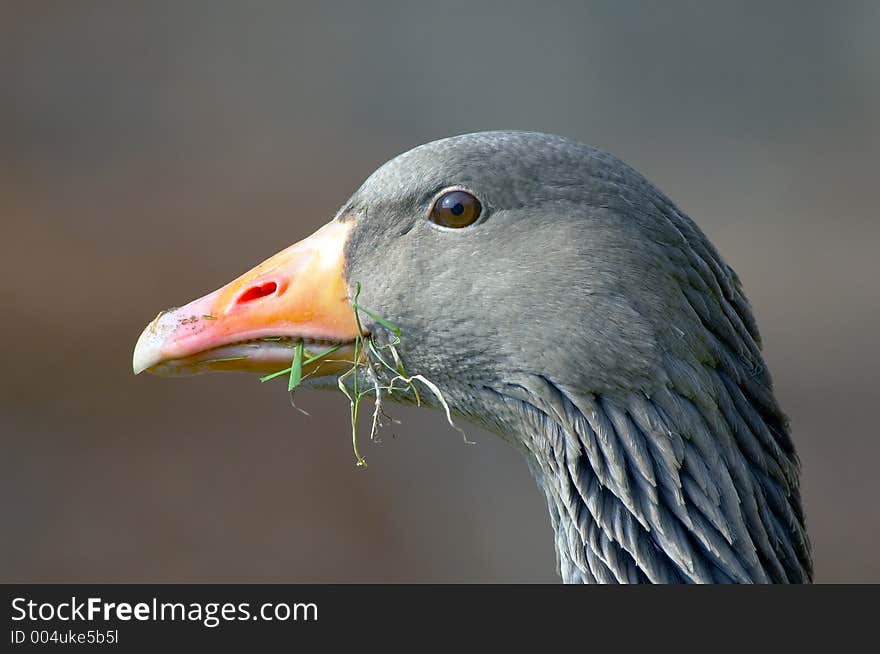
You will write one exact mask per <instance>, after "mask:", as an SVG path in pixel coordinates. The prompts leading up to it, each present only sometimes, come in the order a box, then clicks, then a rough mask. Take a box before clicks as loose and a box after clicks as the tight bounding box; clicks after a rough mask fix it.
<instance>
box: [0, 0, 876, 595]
mask: <svg viewBox="0 0 880 654" xmlns="http://www.w3.org/2000/svg"><path fill="white" fill-rule="evenodd" d="M415 4H416V3H405V2H400V3H394V2H384V3H349V4H344V3H342V4H341V3H332V2H328V3H312V2H310V3H303V4H302V5H297V4H295V3H293V2H277V3H270V2H254V3H239V2H232V1H231V0H230V1H227V2H204V3H195V2H192V3H176V2H175V3H163V2H149V3H148V2H143V3H110V2H106V3H93V2H75V3H74V2H69V3H63V2H40V1H38V2H10V1H9V0H6V1H5V2H2V3H0V220H2V225H3V229H2V234H3V237H2V239H0V267H2V274H0V300H2V306H3V311H2V320H0V335H2V339H0V342H2V344H3V345H2V364H0V365H2V368H3V374H2V375H0V534H2V537H0V581H5V582H10V581H59V582H60V581H71V582H76V581H144V582H148V581H192V582H196V581H200V582H221V581H254V582H257V581H284V582H295V581H297V582H347V581H368V582H384V581H389V582H391V581H395V582H410V581H413V582H415V581H480V582H484V581H486V582H488V581H524V582H541V581H549V582H553V581H556V576H555V571H554V553H553V546H552V534H551V529H550V525H549V520H548V517H547V513H546V509H545V506H544V500H543V498H542V497H541V496H540V495H539V494H538V490H537V488H536V487H535V484H534V483H533V481H532V479H531V478H530V476H529V473H528V471H527V469H526V466H525V464H524V462H523V461H521V460H520V457H519V455H518V454H517V453H516V452H514V451H513V450H512V449H511V448H508V447H506V446H504V445H503V444H502V443H501V442H500V440H498V439H497V438H496V437H494V436H492V435H490V434H487V433H483V432H481V431H479V430H477V429H476V428H473V427H471V428H470V429H469V431H468V434H469V436H470V437H471V439H472V440H475V441H477V444H476V445H475V446H472V447H469V446H465V445H464V444H463V443H462V440H461V437H460V436H459V435H458V434H457V433H456V432H454V431H452V430H450V429H448V428H447V427H446V425H445V423H444V421H443V419H442V416H441V415H440V414H437V413H431V412H427V411H426V412H420V411H418V410H410V409H403V408H400V407H392V409H393V414H394V415H395V416H396V417H398V418H400V419H401V420H402V424H401V425H399V426H397V427H395V429H394V434H393V435H392V434H391V433H390V432H387V431H386V432H385V433H384V434H383V436H384V438H383V442H382V443H381V444H364V445H363V446H362V452H364V453H365V454H366V456H367V459H368V460H369V463H370V467H369V468H368V469H366V470H360V469H357V468H355V465H354V458H353V455H352V451H351V442H350V432H349V428H348V425H347V421H348V407H347V404H346V402H345V400H344V399H343V398H341V397H340V396H338V395H337V394H335V393H324V394H322V393H319V392H314V391H305V392H303V393H301V394H300V395H298V397H297V403H298V405H299V406H301V407H303V408H306V409H307V410H308V411H309V412H310V413H311V416H310V417H306V416H303V415H301V414H300V413H298V412H297V411H295V410H294V409H292V408H291V407H290V405H289V403H288V400H287V395H286V392H285V389H284V388H283V384H276V385H262V386H261V385H260V384H259V383H258V382H257V380H256V378H255V377H249V376H245V375H229V376H223V375H214V376H204V377H196V378H191V379H160V378H155V377H149V376H141V377H137V378H135V377H134V376H132V374H131V369H130V360H131V352H132V348H133V346H134V343H135V340H136V339H137V336H138V335H139V334H140V331H141V329H142V328H143V326H144V325H145V324H146V323H147V322H148V321H149V320H150V319H152V318H153V316H154V315H155V314H156V312H157V311H158V310H159V309H161V308H164V307H167V306H169V305H179V304H182V303H183V302H184V301H187V300H190V299H192V298H194V297H197V296H200V295H202V294H203V293H205V292H206V291H209V290H213V289H214V288H216V287H218V286H219V285H221V284H222V283H225V282H226V281H228V280H229V279H232V278H233V277H234V276H236V275H238V274H240V273H241V272H243V271H245V270H247V269H248V268H250V267H251V266H252V265H254V264H256V263H258V262H259V261H261V260H263V259H264V258H266V257H268V256H269V255H270V254H273V253H274V252H276V251H277V250H279V249H281V248H282V247H284V246H286V245H288V244H289V243H291V242H293V241H296V240H298V239H300V238H302V237H304V236H306V235H308V234H309V233H311V232H312V231H313V230H314V229H316V228H317V227H319V226H320V225H322V224H323V223H325V222H326V221H327V220H328V219H329V218H330V217H332V215H333V214H334V212H335V211H336V208H337V207H338V206H339V205H341V204H342V202H343V201H344V200H345V199H346V198H347V197H348V195H349V194H350V193H351V192H352V191H354V190H355V189H356V188H357V187H358V186H359V184H360V183H361V181H362V180H363V179H364V178H365V177H366V176H367V175H368V174H369V173H370V172H372V171H373V169H375V168H376V167H377V166H378V165H380V164H381V163H382V162H384V161H385V160H387V159H388V158H390V157H392V156H393V155H395V154H397V153H399V152H401V151H404V150H407V149H409V148H410V147H412V146H415V145H418V144H420V143H423V142H426V141H430V140H433V139H436V138H440V137H443V136H449V135H452V134H458V133H464V132H471V131H478V130H485V129H499V128H512V129H527V130H539V131H546V132H555V133H559V134H563V135H566V136H569V137H572V138H575V139H577V140H580V141H584V142H588V143H591V144H594V145H596V146H599V147H601V148H603V149H606V150H609V151H611V152H613V153H615V154H617V155H618V156H620V157H622V158H623V159H624V160H626V161H627V162H629V163H630V164H632V165H634V166H635V167H636V168H637V169H639V170H640V171H642V172H643V173H644V174H645V175H646V176H647V177H648V178H650V179H651V180H652V181H654V182H655V183H657V184H658V185H659V186H660V187H661V188H662V189H663V190H664V191H665V192H666V193H667V194H669V195H670V196H671V197H672V198H673V199H674V200H675V201H676V202H677V203H678V204H679V205H680V206H681V207H682V208H683V209H684V210H685V211H686V212H688V213H689V214H690V215H691V216H692V217H693V218H694V219H695V220H696V221H697V222H698V223H699V224H700V225H701V227H702V228H703V229H704V230H705V231H706V232H707V234H708V235H709V236H710V238H711V239H712V240H713V242H714V243H715V244H716V246H717V247H718V248H719V250H720V251H721V252H722V254H723V256H724V257H725V258H726V259H727V260H728V262H729V263H731V264H732V265H733V266H734V268H735V269H736V270H737V271H738V272H739V274H740V276H741V277H742V279H743V282H744V285H745V288H746V291H747V293H748V295H749V297H750V299H751V302H752V304H753V306H754V309H755V313H756V314H757V317H758V321H759V324H760V326H761V329H762V332H763V336H764V346H765V352H766V357H767V360H768V363H769V365H770V368H771V370H772V371H773V373H774V379H775V382H776V388H777V394H778V397H779V399H780V401H781V403H782V405H783V407H784V408H785V409H786V411H787V412H788V413H789V415H790V416H791V419H792V424H793V431H794V438H795V441H796V444H797V446H798V450H799V452H800V456H801V459H802V462H803V494H804V501H805V506H806V511H807V516H808V520H809V524H808V526H809V530H810V533H811V537H812V541H813V545H814V549H815V563H816V579H817V580H818V581H823V582H833V581H837V582H860V581H875V582H877V581H880V557H878V556H877V543H878V541H880V510H878V500H880V475H878V473H877V470H878V467H877V460H878V456H880V438H878V436H880V434H878V428H877V424H878V423H877V406H878V403H880V385H878V381H880V380H878V370H880V366H878V363H880V361H878V359H880V356H878V351H880V350H878V345H877V334H878V333H880V299H878V297H880V293H878V288H877V278H878V274H880V256H878V249H880V248H878V246H880V221H878V214H877V206H878V205H877V184H878V182H877V171H878V168H877V161H878V155H880V127H878V116H880V39H878V37H877V35H878V33H880V3H872V2H863V3H857V2H839V3H809V2H775V3H762V2H754V3H725V4H723V5H722V4H721V3H718V4H717V5H712V6H710V5H709V3H702V2H666V3H647V2H645V3H621V2H610V1H609V2H602V3H596V2H590V3H586V2H571V3H564V2H552V3H524V2H505V3H500V2H499V3H495V4H492V3H485V4H484V3H479V2H461V3H441V2H434V3H430V6H418V7H417V6H414V5H415ZM422 4H424V5H428V3H422ZM734 5H735V6H734Z"/></svg>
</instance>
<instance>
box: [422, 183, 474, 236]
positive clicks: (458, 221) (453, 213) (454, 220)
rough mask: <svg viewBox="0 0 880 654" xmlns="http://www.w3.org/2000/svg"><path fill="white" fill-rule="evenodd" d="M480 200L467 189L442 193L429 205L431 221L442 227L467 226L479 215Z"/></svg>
mask: <svg viewBox="0 0 880 654" xmlns="http://www.w3.org/2000/svg"><path fill="white" fill-rule="evenodd" d="M482 208H483V207H482V206H481V205H480V201H479V200H477V198H475V197H474V196H473V195H471V194H470V193H468V192H467V191H449V193H444V194H443V195H441V196H440V197H439V198H437V200H436V202H434V206H433V207H431V214H430V218H431V222H434V223H437V224H438V225H442V226H443V227H456V228H458V227H467V226H468V225H470V224H472V223H473V222H474V221H476V219H477V218H479V217H480V211H481V210H482Z"/></svg>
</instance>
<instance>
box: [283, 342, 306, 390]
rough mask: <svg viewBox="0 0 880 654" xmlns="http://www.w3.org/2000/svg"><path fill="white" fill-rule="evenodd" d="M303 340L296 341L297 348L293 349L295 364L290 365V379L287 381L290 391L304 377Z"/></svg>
mask: <svg viewBox="0 0 880 654" xmlns="http://www.w3.org/2000/svg"><path fill="white" fill-rule="evenodd" d="M303 347H304V346H303V341H302V339H299V340H298V341H297V342H296V349H295V350H294V351H293V365H292V366H290V381H289V382H287V390H288V392H290V391H292V390H293V389H294V388H296V387H297V386H299V383H300V382H301V381H302V377H303Z"/></svg>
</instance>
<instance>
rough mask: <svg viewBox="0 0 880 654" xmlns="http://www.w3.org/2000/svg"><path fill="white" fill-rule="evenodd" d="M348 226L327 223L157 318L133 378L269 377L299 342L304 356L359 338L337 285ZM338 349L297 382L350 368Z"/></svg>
mask: <svg viewBox="0 0 880 654" xmlns="http://www.w3.org/2000/svg"><path fill="white" fill-rule="evenodd" d="M352 224H353V223H351V222H337V221H334V222H331V223H328V224H327V225H325V226H324V227H322V228H321V229H319V230H318V231H317V232H315V233H314V234H312V235H311V236H310V237H308V238H307V239H305V240H302V241H300V242H299V243H295V244H294V245H291V246H290V247H288V248H287V249H285V250H282V251H281V252H279V253H278V254H276V255H275V256H273V257H271V258H270V259H267V260H266V261H264V262H263V263H261V264H260V265H258V266H257V267H256V268H254V269H252V270H250V271H248V272H246V273H245V274H244V275H242V276H241V277H239V278H238V279H236V280H235V281H232V282H230V283H229V284H227V285H226V286H224V287H222V288H220V289H219V290H216V291H214V292H213V293H209V294H208V295H205V296H204V297H202V298H199V299H198V300H194V301H192V302H190V303H189V304H187V305H186V306H183V307H180V308H177V309H171V310H168V311H162V312H160V313H159V315H157V316H156V317H155V318H154V319H153V321H152V322H151V323H150V324H149V325H147V327H146V329H144V331H143V333H142V334H141V337H140V338H139V339H138V342H137V345H136V346H135V349H134V357H133V360H132V367H133V368H134V372H135V374H138V373H140V372H143V371H144V370H146V371H147V372H151V373H154V374H157V375H166V376H176V375H194V374H199V373H204V372H226V371H245V372H259V373H270V372H275V371H278V370H281V369H283V368H285V367H287V366H289V365H290V364H291V360H292V358H293V355H294V348H295V347H296V343H297V341H298V340H300V339H302V340H303V341H304V343H305V349H306V350H307V351H308V352H309V353H311V354H321V353H322V352H324V351H326V350H328V349H330V348H331V347H333V346H335V345H338V344H349V343H353V341H354V340H355V338H356V337H357V336H358V326H357V321H356V320H355V316H354V311H353V309H352V306H351V302H350V300H349V298H348V293H347V292H346V284H345V279H344V265H345V259H344V253H345V243H346V241H347V240H348V235H349V232H350V231H351V227H352ZM352 356H353V348H352V347H343V348H341V349H339V350H337V351H335V352H334V353H333V354H331V355H329V356H327V357H326V358H323V359H321V360H319V361H317V362H316V363H314V364H312V366H311V368H312V369H311V370H303V373H304V374H320V375H325V374H332V373H333V372H341V371H343V370H345V369H347V368H350V367H351V365H352V361H351V359H352Z"/></svg>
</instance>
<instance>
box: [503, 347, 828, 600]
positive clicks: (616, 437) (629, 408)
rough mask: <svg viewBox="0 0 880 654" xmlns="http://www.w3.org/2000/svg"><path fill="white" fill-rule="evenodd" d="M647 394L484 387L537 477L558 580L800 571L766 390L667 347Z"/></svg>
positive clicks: (726, 578) (761, 576) (793, 471)
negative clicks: (671, 354)
mask: <svg viewBox="0 0 880 654" xmlns="http://www.w3.org/2000/svg"><path fill="white" fill-rule="evenodd" d="M666 371H667V375H666V378H665V379H664V380H663V383H662V384H660V385H659V388H658V389H657V390H656V392H654V393H652V394H651V396H648V395H646V394H645V393H642V392H630V393H622V394H615V395H614V396H599V395H589V396H584V395H578V394H577V393H574V392H572V390H571V389H567V388H565V387H564V386H560V385H558V384H555V383H554V382H553V381H552V380H550V379H548V378H547V377H544V376H529V377H528V378H524V379H521V380H517V383H512V384H510V385H507V386H505V387H504V388H501V389H493V393H496V394H497V397H496V399H497V400H499V401H500V402H501V404H502V405H503V406H504V407H505V409H506V411H504V414H506V416H507V419H506V420H504V422H505V423H506V424H504V425H498V426H499V427H502V428H507V429H514V430H516V431H517V432H519V438H517V439H515V440H516V441H517V442H518V443H519V444H520V445H521V447H523V448H524V449H525V450H526V456H527V459H528V461H529V465H530V467H531V469H532V472H533V474H534V476H535V478H536V480H537V482H538V484H539V486H540V487H541V489H542V490H543V491H544V493H545V495H546V498H547V504H548V507H549V511H550V518H551V522H552V525H553V529H554V532H555V544H556V553H557V567H558V571H559V573H560V575H561V577H562V579H563V580H564V581H565V582H566V583H645V582H651V583H723V582H738V583H768V582H776V583H786V582H790V583H803V582H808V581H810V578H811V575H812V567H811V562H810V552H809V542H808V540H807V536H806V532H805V529H804V518H803V513H802V511H801V503H800V495H799V491H798V464H797V460H796V457H795V455H794V451H793V449H792V446H791V441H790V439H789V437H788V433H787V428H786V425H785V419H784V417H783V416H782V414H781V413H780V412H779V410H778V407H776V405H775V402H773V400H772V394H769V392H768V393H764V394H763V395H760V394H757V393H756V392H755V390H756V389H754V388H749V385H748V380H742V379H739V380H738V379H732V378H731V377H730V376H729V375H727V374H726V373H725V372H724V371H722V370H720V369H715V368H709V367H704V366H694V367H689V366H686V365H685V364H682V363H681V362H676V361H669V362H667V366H666Z"/></svg>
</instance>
